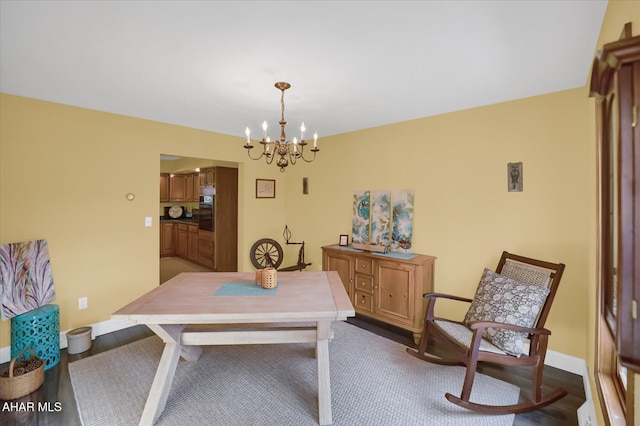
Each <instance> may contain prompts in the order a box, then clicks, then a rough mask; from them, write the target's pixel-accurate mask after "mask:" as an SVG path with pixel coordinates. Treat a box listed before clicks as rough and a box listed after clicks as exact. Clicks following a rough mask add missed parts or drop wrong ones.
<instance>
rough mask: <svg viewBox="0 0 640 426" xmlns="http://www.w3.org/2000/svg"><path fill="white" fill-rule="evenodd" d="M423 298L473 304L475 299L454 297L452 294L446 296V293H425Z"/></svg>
mask: <svg viewBox="0 0 640 426" xmlns="http://www.w3.org/2000/svg"><path fill="white" fill-rule="evenodd" d="M422 297H424V298H425V299H433V300H434V301H435V299H449V300H457V301H460V302H468V303H471V302H473V299H469V298H466V297H460V296H454V295H452V294H445V293H425V294H423V295H422Z"/></svg>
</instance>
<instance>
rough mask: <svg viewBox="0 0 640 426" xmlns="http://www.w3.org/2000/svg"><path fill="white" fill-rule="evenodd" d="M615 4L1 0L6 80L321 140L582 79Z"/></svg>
mask: <svg viewBox="0 0 640 426" xmlns="http://www.w3.org/2000/svg"><path fill="white" fill-rule="evenodd" d="M605 9H606V1H598V0H587V1H579V0H574V1H568V0H556V1H553V0H549V1H524V0H518V1H515V0H512V1H483V0H477V1H299V2H294V1H233V2H232V1H194V2H190V1H7V0H1V1H0V90H1V91H2V92H5V93H9V94H15V95H20V96H26V97H30V98H37V99H43V100H48V101H53V102H59V103H63V104H69V105H76V106H80V107H85V108H91V109H96V110H101V111H107V112H114V113H118V114H124V115H129V116H134V117H141V118H147V119H151V120H157V121H162V122H167V123H173V124H179V125H184V126H189V127H194V128H199V129H206V130H212V131H216V132H221V133H225V134H230V135H237V136H238V137H244V128H245V127H246V126H250V127H251V128H252V129H253V131H254V133H253V134H254V135H256V134H258V133H259V129H260V124H261V123H262V121H263V120H265V119H266V120H267V121H268V122H269V124H270V128H271V132H270V133H271V137H272V138H273V137H274V136H276V132H275V128H276V126H277V121H278V120H279V119H280V91H279V90H277V89H276V88H274V83H275V82H276V81H287V82H289V83H291V85H292V88H291V89H289V90H288V91H287V92H286V93H285V104H286V110H285V116H286V119H287V121H288V122H289V126H288V127H287V130H288V131H289V136H290V137H293V136H294V135H295V133H297V131H296V130H295V129H296V128H297V127H298V126H299V123H300V121H301V120H304V122H305V124H306V126H307V129H308V132H307V133H308V134H310V133H311V132H312V131H313V129H317V131H318V133H319V134H320V137H321V138H322V136H328V135H333V134H338V133H344V132H348V131H353V130H358V129H363V128H368V127H374V126H379V125H384V124H389V123H395V122H400V121H405V120H410V119H415V118H420V117H426V116H431V115H436V114H441V113H446V112H450V111H456V110H461V109H466V108H472V107H476V106H481V105H487V104H493V103H497V102H503V101H507V100H512V99H518V98H523V97H529V96H535V95H539V94H544V93H550V92H555V91H559V90H565V89H570V88H575V87H581V86H584V84H585V83H586V79H587V75H588V72H589V69H590V64H591V61H592V58H593V55H594V50H595V48H596V42H597V38H598V33H599V31H600V26H601V24H602V20H603V17H604V12H605Z"/></svg>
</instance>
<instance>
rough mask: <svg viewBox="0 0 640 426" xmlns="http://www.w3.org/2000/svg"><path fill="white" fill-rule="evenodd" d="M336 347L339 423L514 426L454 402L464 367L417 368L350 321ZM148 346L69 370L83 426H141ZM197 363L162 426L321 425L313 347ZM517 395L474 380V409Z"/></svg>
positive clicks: (334, 388) (175, 392)
mask: <svg viewBox="0 0 640 426" xmlns="http://www.w3.org/2000/svg"><path fill="white" fill-rule="evenodd" d="M333 329H334V332H335V337H334V339H333V340H331V342H330V343H329V359H330V371H331V403H332V412H333V424H334V425H338V426H358V425H366V426H373V425H384V426H388V425H403V426H406V425H434V426H435V425H438V426H442V425H455V426H463V425H473V426H482V425H487V426H498V425H512V424H513V420H514V416H513V415H506V416H487V415H481V414H477V413H474V412H471V411H468V410H465V409H462V408H460V407H458V406H456V405H454V404H451V403H450V402H448V401H447V400H446V399H445V397H444V394H445V393H446V392H451V393H453V394H459V393H460V390H461V389H462V382H463V379H464V369H463V368H462V367H445V366H438V365H434V364H429V363H427V362H424V361H421V360H418V359H416V358H414V357H412V356H410V355H409V354H407V353H406V352H405V346H404V345H401V344H399V343H396V342H393V341H391V340H388V339H386V338H384V337H380V336H378V335H375V334H373V333H371V332H368V331H366V330H362V329H360V328H358V327H356V326H354V325H351V324H347V323H344V322H336V323H334V324H333ZM162 349H163V343H162V341H161V340H160V339H159V338H158V337H155V336H153V337H148V338H145V339H143V340H139V341H137V342H133V343H130V344H128V345H125V346H122V347H119V348H116V349H113V350H110V351H107V352H103V353H100V354H97V355H94V356H91V357H88V358H84V359H81V360H78V361H75V362H73V363H70V364H69V374H70V376H71V383H72V385H73V390H74V393H75V396H76V401H77V404H78V411H79V415H80V419H81V420H82V423H83V424H84V425H85V426H94V425H110V426H111V425H126V426H130V425H136V424H138V421H139V419H140V416H141V414H142V411H143V408H144V404H145V401H146V398H147V395H148V393H149V389H150V388H151V383H152V381H153V377H154V374H155V371H156V368H157V366H158V362H159V360H160V356H161V354H162ZM203 349H204V351H203V353H202V356H201V357H200V359H199V360H198V361H197V362H186V361H184V360H182V359H181V360H180V362H179V364H178V368H177V370H176V374H175V377H174V380H173V384H172V386H171V391H170V393H169V399H168V401H167V405H166V408H165V410H164V412H163V413H162V415H161V416H160V418H159V419H158V421H157V423H156V424H157V425H214V426H215V425H220V426H231V425H238V426H248V425H261V426H264V425H273V426H275V425H277V426H284V425H292V426H293V425H295V426H302V425H317V424H318V397H317V386H318V385H317V383H318V382H317V363H316V359H315V357H314V353H315V348H314V345H313V344H308V343H299V344H286V345H285V344H282V345H246V346H242V345H237V346H205V347H203ZM518 395H519V388H517V387H515V386H513V385H510V384H507V383H505V382H502V381H500V380H496V379H493V378H491V377H488V376H485V375H482V374H477V375H476V380H475V384H474V388H473V392H472V396H471V400H472V401H476V402H480V403H484V404H515V403H517V402H518Z"/></svg>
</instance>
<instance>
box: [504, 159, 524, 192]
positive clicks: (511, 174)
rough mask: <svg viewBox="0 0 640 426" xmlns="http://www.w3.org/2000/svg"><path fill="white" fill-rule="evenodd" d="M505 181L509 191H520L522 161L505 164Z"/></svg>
mask: <svg viewBox="0 0 640 426" xmlns="http://www.w3.org/2000/svg"><path fill="white" fill-rule="evenodd" d="M507 182H508V188H507V190H508V191H509V192H522V162H519V163H509V164H507Z"/></svg>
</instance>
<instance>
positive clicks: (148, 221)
mask: <svg viewBox="0 0 640 426" xmlns="http://www.w3.org/2000/svg"><path fill="white" fill-rule="evenodd" d="M144 226H151V216H147V217H145V218H144Z"/></svg>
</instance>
